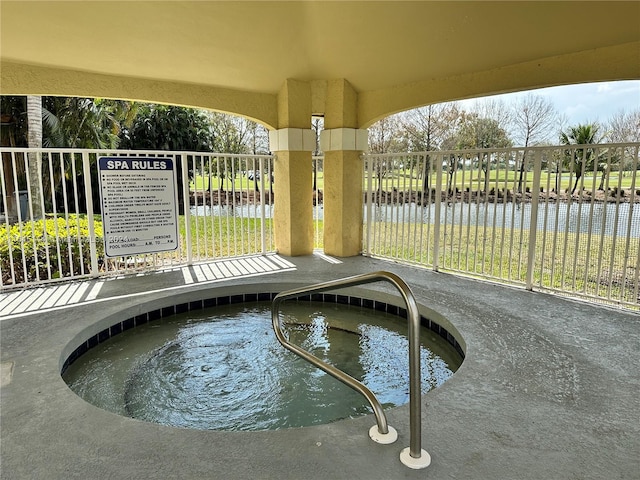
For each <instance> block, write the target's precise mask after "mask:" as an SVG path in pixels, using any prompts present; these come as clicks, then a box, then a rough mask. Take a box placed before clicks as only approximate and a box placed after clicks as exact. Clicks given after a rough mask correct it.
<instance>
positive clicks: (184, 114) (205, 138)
mask: <svg viewBox="0 0 640 480" xmlns="http://www.w3.org/2000/svg"><path fill="white" fill-rule="evenodd" d="M120 138H121V139H122V143H121V147H122V148H128V149H140V150H172V151H191V152H211V151H212V145H213V144H212V139H213V136H212V131H211V123H210V120H209V116H208V115H207V114H206V112H204V111H202V110H196V109H193V108H184V107H177V106H166V105H153V104H147V105H144V106H143V107H141V108H140V109H139V113H138V115H137V116H136V118H135V120H134V121H133V123H132V125H131V127H130V128H124V129H123V130H122V132H121V133H120ZM176 174H177V175H176V176H177V182H178V205H179V213H180V215H182V214H184V203H185V202H184V194H183V191H182V188H181V185H182V169H181V168H176Z"/></svg>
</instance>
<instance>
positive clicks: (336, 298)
mask: <svg viewBox="0 0 640 480" xmlns="http://www.w3.org/2000/svg"><path fill="white" fill-rule="evenodd" d="M276 295H277V293H273V292H271V293H265V292H262V293H245V294H238V295H227V296H222V297H215V298H208V299H205V300H198V301H195V302H189V303H181V304H179V305H174V306H171V307H164V308H161V309H157V310H152V311H150V312H147V313H143V314H141V315H136V316H135V317H131V318H127V319H126V320H123V321H121V322H119V323H116V324H114V325H111V326H110V327H109V328H105V329H104V330H102V331H100V332H98V333H97V334H96V335H94V336H92V337H91V338H89V339H87V340H86V341H85V342H83V343H82V344H81V345H80V346H79V347H78V348H76V349H75V350H74V351H73V352H71V354H70V355H69V357H67V359H66V360H65V361H64V364H63V365H62V370H61V372H60V373H61V374H62V373H64V372H65V370H66V369H67V368H69V365H71V364H72V363H73V362H75V361H76V360H77V359H78V358H80V357H81V356H82V355H84V354H85V353H87V351H89V350H90V349H91V348H93V347H95V346H96V345H98V344H100V343H102V342H105V341H107V340H109V339H110V338H111V337H114V336H116V335H118V334H120V333H122V332H124V331H126V330H129V329H131V328H135V327H137V326H139V325H144V324H145V323H148V322H152V321H154V320H158V319H160V318H164V317H170V316H172V315H175V314H177V313H184V312H188V311H195V310H202V309H205V308H210V307H216V306H219V305H231V304H236V303H250V302H265V301H268V302H270V301H272V300H273V299H274V298H275V296H276ZM297 301H298V302H310V301H311V302H323V303H335V304H337V305H353V306H357V307H362V308H368V309H371V310H377V311H379V312H385V313H389V314H390V315H396V316H398V317H401V318H407V310H406V309H405V308H402V307H398V306H397V305H393V304H390V303H385V302H380V301H378V300H370V299H368V298H361V297H351V296H348V295H336V294H334V293H314V294H311V295H303V296H301V297H299V298H298V299H297ZM420 323H421V324H422V326H423V327H425V328H429V329H430V330H432V331H433V332H435V333H437V334H438V335H440V336H441V337H442V338H444V339H445V340H446V341H447V342H449V344H451V345H452V346H453V348H455V350H456V351H457V352H458V354H459V355H460V357H461V358H462V359H464V357H465V354H464V351H463V350H462V346H461V345H460V344H459V343H458V341H457V340H456V338H455V336H454V335H452V334H451V333H450V332H449V331H448V330H446V329H445V328H444V327H442V326H441V325H439V324H438V323H436V322H433V321H431V320H429V319H428V318H425V317H423V316H420Z"/></svg>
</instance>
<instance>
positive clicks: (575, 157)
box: [560, 123, 600, 195]
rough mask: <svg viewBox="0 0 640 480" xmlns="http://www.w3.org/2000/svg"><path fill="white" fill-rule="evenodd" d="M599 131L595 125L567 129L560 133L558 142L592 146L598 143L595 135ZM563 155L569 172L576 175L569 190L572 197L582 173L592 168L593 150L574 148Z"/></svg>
mask: <svg viewBox="0 0 640 480" xmlns="http://www.w3.org/2000/svg"><path fill="white" fill-rule="evenodd" d="M599 129H600V127H599V125H598V124H597V123H589V124H585V125H577V126H575V127H569V129H568V130H567V131H566V132H561V134H560V142H561V143H562V145H593V144H596V143H598V140H597V138H598V137H597V135H598V130H599ZM565 153H566V155H565V159H566V162H567V163H568V167H569V169H570V171H572V172H574V173H575V174H576V180H575V182H574V184H573V188H572V189H571V194H572V195H573V193H574V192H575V191H576V188H577V187H578V181H579V180H580V178H581V177H582V174H583V173H584V171H585V170H586V169H587V168H592V167H593V162H594V160H595V150H594V149H593V148H575V149H571V150H566V151H565Z"/></svg>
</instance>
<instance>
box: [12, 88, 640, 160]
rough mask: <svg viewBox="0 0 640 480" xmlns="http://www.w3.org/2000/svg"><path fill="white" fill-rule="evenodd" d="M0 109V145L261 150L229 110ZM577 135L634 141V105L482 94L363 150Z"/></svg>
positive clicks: (60, 103)
mask: <svg viewBox="0 0 640 480" xmlns="http://www.w3.org/2000/svg"><path fill="white" fill-rule="evenodd" d="M34 105H35V107H34ZM38 105H39V106H40V107H39V109H38ZM0 113H1V114H2V135H1V141H2V145H3V146H19V147H27V146H30V147H46V148H95V149H132V150H133V149H135V150H174V151H202V152H219V153H230V154H248V153H253V154H266V153H269V145H268V132H267V129H266V128H265V127H264V126H262V125H260V124H258V123H256V122H253V121H251V120H248V119H245V118H242V117H239V116H235V115H228V114H224V113H218V112H211V111H206V110H200V109H195V108H187V107H180V106H175V105H156V104H147V103H139V102H130V101H124V100H110V99H92V98H76V97H18V96H1V97H0ZM587 126H588V127H589V128H585V127H587ZM310 127H312V128H313V129H314V130H315V131H316V133H318V134H319V132H320V131H321V129H322V119H321V118H318V117H315V118H314V119H310ZM38 130H40V131H41V133H39V132H38ZM587 130H588V134H586V133H587ZM580 131H582V134H579V133H578V132H580ZM33 133H35V134H36V135H35V136H33V135H32V136H33V138H30V134H33ZM577 140H580V141H584V142H585V143H625V142H638V141H640V108H635V109H633V110H630V111H620V112H618V113H616V114H615V115H613V116H611V117H610V118H608V119H606V120H604V121H602V122H601V121H599V120H598V121H594V122H589V123H587V124H583V125H567V120H566V118H565V117H563V116H562V115H560V114H559V113H558V112H557V110H556V108H555V107H554V105H553V103H552V102H551V101H550V100H549V99H548V98H547V97H543V96H540V95H536V94H533V93H530V94H528V95H526V96H524V97H521V98H519V99H518V100H517V101H515V102H513V103H511V104H508V105H507V104H506V103H505V102H503V101H496V100H493V99H491V98H490V97H489V98H487V99H479V100H477V101H476V102H475V103H474V104H473V105H472V106H471V107H470V108H466V109H464V108H462V106H461V104H460V103H459V102H449V103H441V104H436V105H428V106H425V107H420V108H416V109H413V110H408V111H406V112H402V113H399V114H396V115H391V116H388V117H386V118H384V119H382V120H380V121H378V122H377V123H375V124H373V125H372V126H371V127H370V128H369V150H370V152H371V153H400V152H426V151H434V150H459V149H477V148H502V147H511V146H519V147H524V148H526V147H529V146H534V145H557V144H558V142H560V143H561V144H562V143H565V142H570V141H573V142H574V143H575V141H577ZM36 143H40V144H39V145H35V144H36ZM314 153H315V154H319V153H321V152H319V151H318V149H316V152H314Z"/></svg>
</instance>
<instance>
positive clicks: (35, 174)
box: [22, 95, 42, 220]
mask: <svg viewBox="0 0 640 480" xmlns="http://www.w3.org/2000/svg"><path fill="white" fill-rule="evenodd" d="M27 125H28V127H27V128H28V132H27V139H28V145H29V148H42V97H41V96H39V95H29V96H27ZM27 165H28V167H27V181H28V182H29V190H30V193H31V211H32V212H33V218H32V220H37V219H40V218H42V209H41V208H40V205H42V202H41V200H42V198H41V197H42V192H41V191H40V187H39V185H40V178H41V176H42V158H40V154H38V153H29V154H28V155H27ZM22 213H24V212H22Z"/></svg>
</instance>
